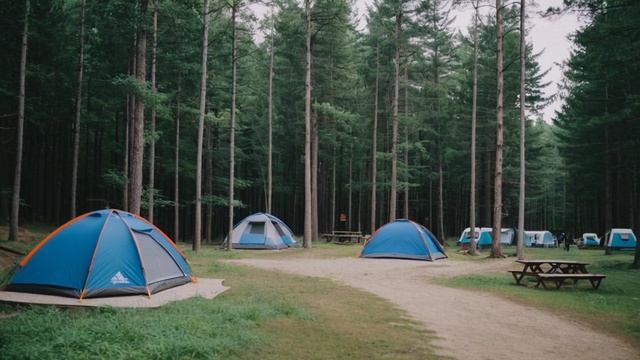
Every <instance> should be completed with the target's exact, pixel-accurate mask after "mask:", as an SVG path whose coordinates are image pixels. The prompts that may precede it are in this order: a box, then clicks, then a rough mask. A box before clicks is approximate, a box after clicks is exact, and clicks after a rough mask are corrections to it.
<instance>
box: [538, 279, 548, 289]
mask: <svg viewBox="0 0 640 360" xmlns="http://www.w3.org/2000/svg"><path fill="white" fill-rule="evenodd" d="M540 285H542V287H543V288H544V289H546V288H547V285H546V284H545V283H544V279H543V278H541V277H539V276H538V282H537V283H536V287H540Z"/></svg>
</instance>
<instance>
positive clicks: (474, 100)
mask: <svg viewBox="0 0 640 360" xmlns="http://www.w3.org/2000/svg"><path fill="white" fill-rule="evenodd" d="M478 6H479V0H477V1H476V2H475V3H474V4H473V7H474V14H473V85H472V94H471V175H470V178H471V181H470V182H471V191H470V195H469V254H470V255H476V254H477V251H476V116H477V106H478Z"/></svg>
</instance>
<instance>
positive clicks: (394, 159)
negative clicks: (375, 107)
mask: <svg viewBox="0 0 640 360" xmlns="http://www.w3.org/2000/svg"><path fill="white" fill-rule="evenodd" d="M401 31H402V9H398V12H397V13H396V54H395V64H394V69H395V75H394V89H393V116H392V118H391V194H390V197H389V221H394V220H395V219H396V207H397V205H396V199H397V191H398V97H399V95H400V33H401Z"/></svg>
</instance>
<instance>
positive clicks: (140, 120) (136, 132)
mask: <svg viewBox="0 0 640 360" xmlns="http://www.w3.org/2000/svg"><path fill="white" fill-rule="evenodd" d="M147 3H148V0H141V2H140V22H141V23H139V24H138V31H137V35H136V68H135V69H136V81H137V82H138V86H139V87H144V86H145V82H146V71H147V65H146V61H147V30H146V24H144V20H145V16H146V14H147ZM135 98H136V106H135V113H134V114H135V116H134V119H133V126H132V129H133V138H132V141H131V161H130V163H129V175H130V182H129V211H130V212H132V213H134V214H136V215H139V214H140V201H141V197H142V167H143V164H142V160H143V159H142V158H143V156H144V96H142V95H139V94H136V95H135Z"/></svg>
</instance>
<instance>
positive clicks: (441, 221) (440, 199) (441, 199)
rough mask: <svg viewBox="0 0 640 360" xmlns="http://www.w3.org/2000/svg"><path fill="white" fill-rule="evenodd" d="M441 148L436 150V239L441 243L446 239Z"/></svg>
mask: <svg viewBox="0 0 640 360" xmlns="http://www.w3.org/2000/svg"><path fill="white" fill-rule="evenodd" d="M442 152H443V151H442V149H440V150H439V151H438V239H439V240H440V242H441V243H442V244H444V241H445V240H446V234H445V232H444V173H443V171H442V163H443V162H444V159H443V155H442Z"/></svg>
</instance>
